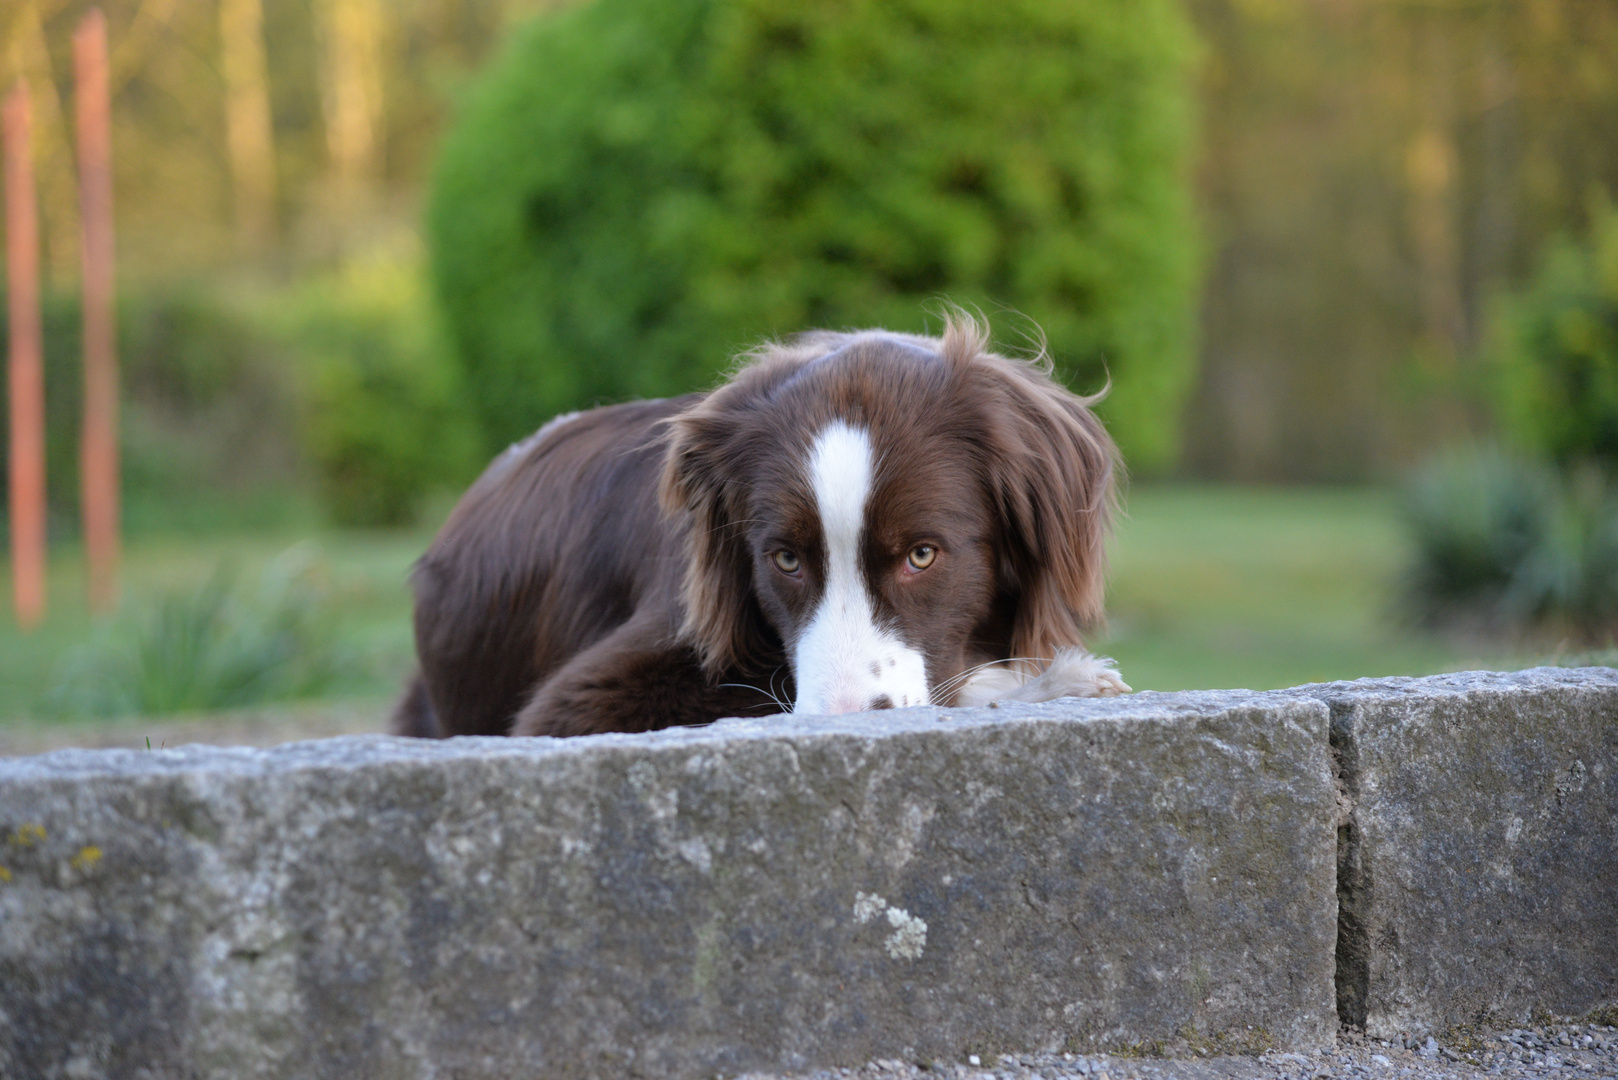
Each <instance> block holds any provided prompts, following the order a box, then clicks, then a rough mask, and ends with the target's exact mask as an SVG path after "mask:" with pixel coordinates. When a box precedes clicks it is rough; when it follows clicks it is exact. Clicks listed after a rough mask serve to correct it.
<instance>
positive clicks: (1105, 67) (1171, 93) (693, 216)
mask: <svg viewBox="0 0 1618 1080" xmlns="http://www.w3.org/2000/svg"><path fill="white" fill-rule="evenodd" d="M1191 55H1192V41H1191V36H1190V32H1189V27H1188V25H1187V23H1186V20H1185V18H1184V15H1183V12H1182V11H1181V9H1180V8H1179V6H1178V5H1177V4H1176V3H1173V2H1172V0H1147V2H1128V3H1125V2H1121V0H1010V2H1006V3H998V4H983V3H980V2H978V0H885V2H880V3H858V4H852V5H832V6H816V5H804V4H801V3H792V2H789V0H596V2H594V3H591V4H588V5H584V6H581V7H578V8H576V9H574V10H572V11H570V12H568V13H567V14H565V15H562V16H558V17H554V18H550V19H545V20H539V21H536V22H535V23H533V24H532V25H530V26H529V27H527V28H525V30H524V31H523V32H522V33H520V34H518V35H516V36H515V37H514V38H513V40H512V42H511V44H510V45H509V47H508V48H507V49H506V50H505V51H504V52H503V53H502V55H501V56H500V57H499V58H498V59H497V60H496V61H495V62H494V63H493V64H492V65H491V66H490V68H489V69H488V71H487V73H486V74H485V75H484V76H483V77H482V78H481V79H480V80H479V81H478V83H477V84H476V85H475V86H474V87H473V88H472V90H471V91H470V92H469V94H468V96H467V99H466V102H465V104H464V106H463V108H462V110H461V113H460V117H459V119H458V122H457V124H456V126H455V128H454V129H453V130H452V131H451V132H450V134H449V135H448V136H447V138H446V140H445V144H444V150H443V153H442V155H441V157H440V159H439V164H438V170H437V175H436V180H435V183H434V187H433V191H432V196H431V203H430V207H429V212H428V217H427V221H428V229H429V235H430V239H431V249H432V269H433V275H434V280H435V282H436V285H437V289H438V292H439V295H440V296H441V298H442V300H443V303H444V307H445V311H446V314H447V316H448V319H449V323H450V326H451V328H452V330H453V331H454V334H455V338H456V341H457V344H458V348H459V355H460V357H461V360H462V362H463V363H464V364H465V365H466V370H467V373H468V383H469V385H470V387H471V389H472V391H473V397H474V400H475V402H476V404H477V406H478V410H479V415H480V417H481V419H482V421H483V425H484V429H485V432H486V433H487V435H488V436H489V438H490V439H491V440H492V443H493V444H498V443H503V442H506V441H509V440H513V439H517V438H520V437H521V436H523V435H524V434H526V433H527V432H529V431H531V430H533V429H534V427H536V426H537V425H538V424H539V422H540V421H542V420H544V419H545V418H546V417H548V416H550V415H552V414H554V413H557V412H561V411H564V410H568V409H573V408H578V407H581V406H585V405H589V404H592V403H595V402H598V401H602V400H611V399H621V398H625V397H631V396H664V395H669V394H675V393H680V392H683V391H686V390H690V389H692V388H695V387H701V386H705V385H708V384H710V383H711V382H712V381H713V379H714V378H715V376H716V375H717V373H719V372H720V371H722V370H724V369H725V368H726V367H727V366H728V364H729V362H730V359H731V356H732V354H733V353H734V352H735V351H736V350H738V349H739V348H741V347H745V346H747V345H749V344H751V343H753V342H754V341H756V340H757V339H759V338H760V337H762V336H766V335H783V334H790V333H792V332H795V331H797V330H801V329H804V328H808V327H814V326H832V327H843V326H864V325H883V326H888V327H891V328H893V329H902V330H918V331H919V330H922V329H924V328H925V323H926V318H927V313H926V310H925V308H926V305H927V302H928V301H929V300H933V301H936V300H937V299H938V298H939V297H941V296H944V297H948V298H949V299H951V300H953V301H956V302H961V303H966V304H976V305H981V306H982V307H983V308H984V309H985V310H987V311H989V312H991V313H992V312H993V311H994V310H996V309H997V308H999V307H1001V306H1008V307H1010V308H1013V309H1016V310H1017V311H1019V312H1021V313H1022V314H1023V315H1026V316H1027V317H1028V318H1030V319H1032V320H1033V322H1034V323H1036V324H1037V325H1038V326H1039V327H1040V328H1041V329H1042V330H1043V332H1044V334H1045V335H1046V336H1047V337H1048V339H1049V343H1050V346H1051V351H1052V353H1053V355H1054V356H1055V358H1056V360H1057V362H1058V364H1059V365H1061V368H1062V370H1063V372H1064V374H1065V375H1066V376H1067V377H1068V378H1069V379H1071V380H1072V381H1073V382H1074V383H1075V385H1077V386H1078V387H1080V388H1081V389H1084V390H1095V389H1098V388H1100V387H1101V386H1102V385H1103V384H1104V383H1106V381H1107V379H1108V377H1109V375H1110V377H1111V381H1112V385H1113V391H1112V394H1111V396H1110V397H1109V399H1108V400H1107V402H1106V403H1105V404H1104V405H1103V406H1102V412H1103V413H1104V415H1106V416H1107V417H1108V418H1109V419H1110V420H1111V421H1112V424H1113V430H1114V433H1115V435H1116V437H1117V439H1118V441H1119V442H1120V444H1121V445H1122V447H1123V449H1124V453H1125V455H1126V456H1127V457H1128V459H1129V461H1130V462H1131V465H1132V467H1133V468H1135V469H1137V470H1139V471H1155V470H1159V469H1161V468H1163V467H1165V466H1166V465H1168V464H1169V463H1171V462H1172V460H1173V458H1174V455H1175V452H1176V449H1177V446H1176V443H1177V435H1178V424H1177V422H1176V417H1177V415H1178V413H1179V410H1180V407H1181V404H1182V402H1183V401H1184V399H1185V395H1186V394H1187V392H1188V391H1189V390H1190V387H1191V378H1192V375H1193V370H1192V367H1191V363H1190V359H1191V357H1190V352H1189V328H1190V314H1191V300H1192V292H1191V286H1192V284H1193V267H1194V263H1195V252H1196V247H1197V244H1196V240H1195V236H1194V228H1193V225H1192V221H1191V216H1190V202H1189V198H1188V194H1189V193H1188V191H1187V188H1186V177H1187V169H1188V164H1189V162H1188V150H1189V135H1190V81H1189V70H1190V69H1189V63H1190V59H1191ZM1001 321H1002V322H1009V321H1011V320H1001ZM935 329H936V326H935Z"/></svg>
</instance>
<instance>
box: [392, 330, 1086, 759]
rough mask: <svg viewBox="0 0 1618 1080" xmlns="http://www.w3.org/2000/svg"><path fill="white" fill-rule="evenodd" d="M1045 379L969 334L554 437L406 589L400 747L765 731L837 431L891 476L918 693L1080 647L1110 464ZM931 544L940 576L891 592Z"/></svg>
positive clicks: (801, 344) (737, 382) (473, 511)
mask: <svg viewBox="0 0 1618 1080" xmlns="http://www.w3.org/2000/svg"><path fill="white" fill-rule="evenodd" d="M1048 372H1049V368H1048V364H1046V363H1045V362H1044V361H1043V360H1040V361H1037V362H1025V361H1018V360H1011V359H1007V358H1005V357H1002V356H998V355H995V354H993V353H991V352H989V351H988V350H987V342H986V333H985V330H984V329H983V327H982V326H981V325H980V324H978V323H977V322H976V321H974V320H971V319H967V318H964V317H959V316H957V317H953V318H951V320H950V322H949V325H948V326H947V328H946V330H945V333H944V335H943V337H942V338H941V339H940V338H925V337H913V336H909V335H899V334H889V333H884V332H867V333H860V334H833V333H824V332H818V333H812V334H806V335H803V336H802V337H799V338H797V339H795V340H793V341H792V342H789V343H787V344H770V345H767V346H764V347H762V348H760V349H757V350H755V351H754V352H752V353H750V354H748V355H747V356H746V357H744V358H743V362H742V364H741V366H740V367H739V368H738V369H737V371H736V372H735V374H734V375H733V376H732V377H731V378H730V380H729V381H728V382H726V384H725V385H723V386H721V387H720V388H719V389H717V390H715V391H713V392H712V393H710V394H705V395H690V396H688V397H685V398H676V399H671V400H668V401H653V402H638V403H632V404H627V405H618V406H611V407H608V408H603V409H597V410H594V411H592V412H588V413H584V414H582V415H580V416H578V417H575V418H573V419H570V420H565V421H562V422H560V423H558V424H557V425H556V426H554V427H553V428H551V429H549V430H543V431H542V432H541V433H540V435H539V436H538V437H536V438H535V439H531V440H529V442H528V443H525V444H521V445H519V446H518V447H514V448H513V449H512V450H511V451H508V453H507V454H506V455H502V457H501V458H499V459H497V460H496V461H495V463H494V464H492V465H491V466H490V467H489V469H488V470H487V471H486V472H485V474H484V475H483V477H482V478H480V479H479V480H478V481H477V483H476V484H474V485H473V487H472V488H471V490H470V491H468V492H467V494H466V496H465V497H464V498H463V499H462V500H461V503H460V504H459V505H458V506H457V507H456V509H455V511H454V513H453V514H452V515H451V517H450V520H449V521H448V523H447V524H446V525H445V526H444V528H443V530H442V531H441V532H440V534H439V536H438V537H437V538H436V539H435V540H434V542H433V545H432V547H431V548H430V549H429V551H428V552H427V554H426V555H425V556H424V557H423V558H422V560H421V562H420V563H419V564H418V566H417V569H416V573H415V577H414V582H415V587H416V595H417V605H416V637H417V650H418V653H419V655H420V658H421V674H420V676H419V682H418V683H415V684H413V685H412V687H411V688H410V690H409V691H408V693H407V695H406V698H405V700H404V701H403V702H402V703H401V706H400V709H399V711H398V713H397V715H396V717H395V730H396V731H398V732H399V733H401V734H427V733H434V734H440V735H452V734H500V733H506V732H510V733H514V734H549V735H574V734H586V733H591V732H599V731H608V730H619V731H638V730H647V729H651V728H659V727H665V726H668V725H671V724H693V723H704V722H707V721H711V720H713V719H716V718H718V717H720V716H727V715H757V714H759V713H762V712H773V711H777V710H778V709H779V708H780V707H781V705H782V700H781V699H784V700H785V701H790V699H791V696H792V686H791V676H790V671H789V670H788V664H787V657H788V650H787V648H786V645H785V644H784V643H785V642H790V641H791V640H793V639H794V636H795V635H796V633H797V632H798V630H799V629H801V627H802V626H803V623H804V620H805V619H806V618H807V613H808V611H810V610H811V609H812V607H813V603H814V599H815V594H814V591H813V590H814V583H815V581H816V580H818V579H817V577H816V575H817V573H819V572H820V571H819V570H818V569H817V567H818V565H819V564H818V563H817V560H818V559H820V558H822V556H823V553H820V552H819V551H818V548H817V544H818V540H817V537H818V536H819V532H818V529H819V526H818V518H817V517H816V516H815V505H814V499H813V495H812V493H811V492H809V491H807V489H806V485H805V477H804V472H803V461H804V455H805V454H806V453H807V450H808V447H809V445H810V442H811V440H812V439H813V438H814V436H815V433H816V432H818V431H820V430H822V429H823V428H824V427H825V426H826V425H827V424H829V423H831V422H833V421H835V420H839V419H841V420H844V421H846V422H849V423H853V424H857V425H859V426H861V427H863V428H865V429H866V430H867V431H868V432H869V435H870V438H871V440H872V443H873V446H874V448H875V451H876V455H877V465H876V475H875V477H874V481H873V487H872V491H871V497H870V500H869V502H868V503H867V511H866V522H867V533H866V535H865V540H864V547H863V548H862V551H863V552H864V554H863V556H862V558H863V559H864V569H865V574H866V580H867V581H868V583H869V585H870V588H871V590H872V592H873V595H874V598H875V607H876V610H877V612H878V613H879V616H880V617H881V618H882V619H883V620H884V623H885V625H892V626H895V627H898V628H901V630H903V631H904V633H905V636H906V640H907V641H909V642H910V643H911V644H912V646H913V647H915V648H917V649H919V650H921V651H922V653H923V654H924V656H925V659H926V666H927V676H928V685H929V686H934V687H938V686H944V685H949V682H948V681H949V680H951V679H952V678H953V677H954V676H956V675H958V674H959V673H960V672H962V671H964V670H965V669H966V668H968V667H970V666H971V665H974V664H979V663H983V662H985V661H992V660H1002V659H1006V658H1008V657H1014V656H1022V657H1043V658H1049V657H1052V656H1054V655H1055V654H1056V652H1057V651H1058V650H1060V649H1064V648H1072V647H1077V646H1079V645H1080V644H1081V639H1080V633H1081V629H1082V627H1083V626H1084V625H1085V624H1086V623H1087V622H1089V621H1091V620H1094V619H1096V618H1097V617H1098V616H1099V615H1100V612H1101V604H1102V572H1103V560H1104V551H1103V542H1104V540H1105V536H1106V530H1107V527H1108V521H1109V515H1110V511H1111V506H1112V497H1113V487H1114V460H1115V452H1114V449H1113V446H1112V443H1111V441H1110V439H1109V438H1108V437H1107V434H1106V432H1105V430H1104V429H1103V428H1102V426H1101V424H1100V423H1099V421H1097V420H1096V418H1095V417H1094V415H1093V414H1092V413H1091V412H1090V409H1089V406H1090V405H1091V404H1092V402H1093V400H1094V399H1085V398H1080V397H1077V396H1075V395H1073V394H1071V393H1069V392H1068V391H1067V390H1065V389H1063V388H1061V387H1060V386H1058V385H1057V384H1056V383H1055V382H1053V381H1052V380H1051V379H1050V377H1049V373H1048ZM922 540H925V541H927V542H929V543H934V544H936V545H937V546H938V547H939V552H940V553H939V556H938V559H937V562H936V563H935V564H934V566H933V567H931V568H929V569H928V570H927V571H926V573H925V574H906V573H903V572H902V570H903V563H902V561H903V559H904V558H905V555H906V553H907V552H908V551H909V550H910V549H911V547H912V546H913V545H915V544H916V543H918V542H921V541H922ZM772 545H773V547H772ZM782 545H788V546H790V547H791V548H792V550H794V551H799V552H802V553H803V558H804V570H803V573H802V574H801V575H799V580H796V581H789V580H787V578H786V577H785V576H784V575H782V574H779V573H777V572H775V571H774V569H773V568H772V566H771V564H770V562H769V554H770V552H771V551H772V550H775V549H776V548H779V547H780V546H782ZM766 688H768V690H769V693H766V692H765V691H766ZM879 703H880V702H879ZM945 703H947V699H946V702H945Z"/></svg>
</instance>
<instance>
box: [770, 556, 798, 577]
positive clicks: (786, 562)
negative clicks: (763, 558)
mask: <svg viewBox="0 0 1618 1080" xmlns="http://www.w3.org/2000/svg"><path fill="white" fill-rule="evenodd" d="M770 558H771V559H772V560H773V561H774V562H775V568H776V569H777V570H779V571H781V573H783V574H796V573H797V572H798V567H799V566H801V565H803V564H802V563H800V562H799V561H798V556H797V555H796V554H794V553H793V552H790V551H777V552H776V553H775V554H774V555H771V556H770Z"/></svg>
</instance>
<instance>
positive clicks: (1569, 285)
mask: <svg viewBox="0 0 1618 1080" xmlns="http://www.w3.org/2000/svg"><path fill="white" fill-rule="evenodd" d="M1494 359H1495V372H1496V375H1497V379H1496V383H1495V391H1496V393H1495V403H1496V411H1497V413H1498V414H1499V416H1500V418H1501V420H1502V422H1503V425H1504V427H1505V429H1506V431H1507V433H1508V434H1509V435H1510V436H1511V437H1512V438H1513V441H1515V442H1516V443H1517V444H1518V445H1519V446H1521V447H1523V448H1524V449H1526V450H1529V451H1531V452H1533V453H1536V454H1545V455H1548V456H1550V457H1552V458H1554V459H1555V460H1556V461H1558V462H1559V463H1562V464H1564V465H1565V464H1569V463H1573V462H1579V461H1592V460H1593V461H1598V462H1601V463H1602V464H1603V465H1604V466H1605V467H1606V468H1608V469H1609V470H1611V469H1615V468H1618V210H1614V208H1613V207H1612V205H1611V203H1610V202H1608V201H1606V200H1599V201H1597V202H1596V203H1595V205H1594V206H1593V208H1592V212H1591V221H1590V231H1589V233H1588V235H1587V236H1586V237H1585V238H1584V239H1583V240H1581V241H1573V240H1569V239H1566V238H1563V239H1560V240H1557V241H1554V242H1552V243H1551V244H1550V245H1549V246H1548V247H1547V249H1546V251H1545V254H1544V257H1543V258H1542V259H1541V261H1540V265H1539V267H1538V268H1537V270H1536V272H1535V274H1534V278H1533V280H1532V282H1531V283H1530V284H1529V287H1528V288H1527V289H1525V290H1524V291H1523V292H1522V293H1520V294H1519V295H1517V296H1514V297H1511V298H1509V299H1508V300H1506V301H1505V303H1504V304H1503V305H1502V308H1501V311H1500V312H1499V318H1498V319H1497V324H1496V327H1495V358H1494Z"/></svg>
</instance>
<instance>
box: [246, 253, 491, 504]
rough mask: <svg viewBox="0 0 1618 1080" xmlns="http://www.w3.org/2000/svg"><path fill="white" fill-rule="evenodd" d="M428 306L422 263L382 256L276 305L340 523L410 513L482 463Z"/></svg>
mask: <svg viewBox="0 0 1618 1080" xmlns="http://www.w3.org/2000/svg"><path fill="white" fill-rule="evenodd" d="M430 307H431V306H430V303H429V301H428V298H427V297H426V295H425V289H424V287H423V283H422V280H421V275H420V267H419V263H417V262H414V261H412V260H411V259H409V258H398V257H382V256H378V257H374V258H370V259H363V260H356V261H354V262H352V263H350V264H348V265H346V266H344V267H342V268H340V269H338V270H336V271H334V272H332V273H329V274H324V275H320V276H317V277H314V278H311V279H310V280H308V281H305V282H304V283H303V284H301V285H300V286H298V287H297V288H295V289H293V290H291V291H290V292H289V293H288V294H287V295H286V296H284V297H281V298H280V299H279V301H278V302H277V303H276V304H275V305H272V308H273V310H272V312H271V315H270V322H271V324H272V326H273V328H274V332H275V333H276V334H277V335H278V336H279V337H280V338H281V339H282V341H283V343H284V344H285V346H286V347H287V348H288V350H289V351H290V352H292V353H293V354H294V356H295V357H296V362H297V364H298V366H299V370H300V379H299V382H300V398H301V411H302V414H303V415H302V419H301V424H300V430H301V436H302V438H301V442H302V445H303V449H304V452H305V454H306V455H307V456H308V458H309V460H310V462H311V463H312V464H313V466H314V471H315V475H316V478H317V480H318V482H319V485H320V494H321V502H322V503H323V505H324V507H325V509H326V512H327V514H328V515H330V517H331V518H332V520H334V521H336V522H338V523H339V524H343V525H398V524H403V523H406V522H409V521H410V520H412V519H413V518H414V516H415V514H416V512H417V511H418V510H419V509H420V503H421V501H422V499H423V498H424V497H425V496H426V495H427V494H429V493H430V492H431V491H433V490H434V489H435V488H446V487H455V486H459V485H460V484H462V483H464V482H466V481H467V480H468V479H470V478H471V475H473V474H474V472H475V467H474V465H473V463H474V462H475V460H476V457H477V452H476V443H477V435H476V431H475V427H476V425H475V422H474V421H473V419H472V417H471V416H470V415H469V412H468V409H467V407H466V405H465V397H464V393H463V388H462V385H461V378H460V371H459V370H458V369H457V368H456V367H455V365H454V363H453V361H452V360H451V359H450V357H449V355H448V350H447V347H446V345H445V343H444V341H443V338H442V334H441V332H440V330H439V328H438V326H437V324H436V322H435V320H434V319H433V317H432V313H431V310H430Z"/></svg>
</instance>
